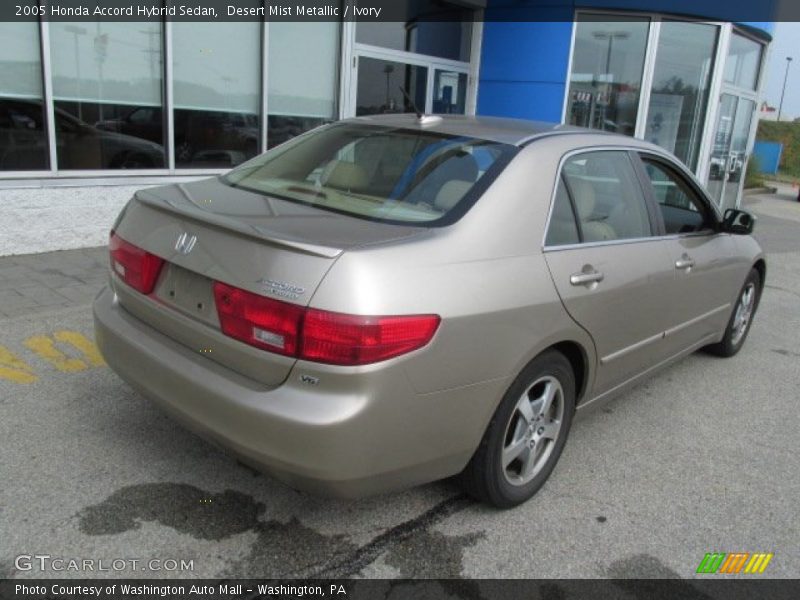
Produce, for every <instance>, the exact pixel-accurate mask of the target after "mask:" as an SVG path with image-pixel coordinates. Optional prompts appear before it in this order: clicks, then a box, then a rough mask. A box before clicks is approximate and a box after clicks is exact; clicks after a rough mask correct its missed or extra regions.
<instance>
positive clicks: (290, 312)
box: [214, 282, 440, 365]
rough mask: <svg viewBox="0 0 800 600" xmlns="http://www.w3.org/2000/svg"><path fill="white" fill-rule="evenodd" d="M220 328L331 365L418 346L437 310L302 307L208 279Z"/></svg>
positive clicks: (433, 326)
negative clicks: (402, 312)
mask: <svg viewBox="0 0 800 600" xmlns="http://www.w3.org/2000/svg"><path fill="white" fill-rule="evenodd" d="M214 297H215V299H216V303H217V312H218V314H219V320H220V324H221V326H222V331H223V332H224V333H225V334H226V335H229V336H231V337H233V338H236V339H238V340H240V341H242V342H245V343H247V344H250V345H251V346H256V347H258V348H262V349H264V350H269V351H271V352H277V353H278V354H284V355H287V356H293V357H296V358H301V359H303V360H310V361H314V362H322V363H328V364H335V365H366V364H369V363H374V362H379V361H382V360H387V359H389V358H394V357H396V356H400V355H402V354H406V353H408V352H411V351H412V350H416V349H418V348H422V347H423V346H425V345H426V344H427V343H428V342H430V341H431V339H432V338H433V334H434V333H436V329H437V328H438V327H439V322H440V319H439V317H438V316H437V315H407V316H389V317H374V316H359V315H347V314H342V313H335V312H328V311H324V310H317V309H314V308H303V307H301V306H297V305H295V304H289V303H287V302H281V301H279V300H273V299H271V298H265V297H264V296H259V295H258V294H253V293H252V292H248V291H245V290H242V289H239V288H235V287H232V286H229V285H227V284H224V283H220V282H215V283H214Z"/></svg>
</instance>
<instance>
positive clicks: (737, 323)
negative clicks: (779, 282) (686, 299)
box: [705, 268, 761, 358]
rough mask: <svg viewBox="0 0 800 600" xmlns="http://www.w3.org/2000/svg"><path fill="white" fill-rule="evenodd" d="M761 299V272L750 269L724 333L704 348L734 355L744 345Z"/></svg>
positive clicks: (723, 355)
mask: <svg viewBox="0 0 800 600" xmlns="http://www.w3.org/2000/svg"><path fill="white" fill-rule="evenodd" d="M760 299H761V274H760V273H759V272H758V269H755V268H754V269H751V270H750V273H749V274H748V275H747V279H746V280H745V282H744V285H743V286H742V289H741V290H740V291H739V295H738V296H737V297H736V304H735V305H734V307H733V312H732V313H731V318H730V319H729V320H728V326H727V327H726V328H725V335H724V336H723V338H722V340H721V341H720V342H718V343H716V344H712V345H710V346H706V348H705V350H706V351H708V352H710V353H711V354H716V355H717V356H722V357H723V358H729V357H731V356H734V355H735V354H736V353H738V352H739V350H741V349H742V346H744V342H745V340H746V339H747V334H748V333H750V326H751V324H752V323H753V317H755V315H756V309H757V308H758V302H759V300H760Z"/></svg>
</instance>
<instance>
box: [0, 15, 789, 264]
mask: <svg viewBox="0 0 800 600" xmlns="http://www.w3.org/2000/svg"><path fill="white" fill-rule="evenodd" d="M768 1H769V0H766V2H767V3H768ZM404 4H405V5H407V6H408V9H407V12H406V14H405V15H404V16H405V22H401V21H393V22H374V21H370V22H359V23H355V22H352V21H345V22H335V21H319V22H257V21H238V22H169V21H152V22H127V23H126V22H57V21H44V20H42V21H38V22H37V21H16V22H2V23H0V223H2V235H0V255H3V254H15V253H25V252H37V251H42V250H55V249H63V248H71V247H80V246H90V245H99V244H102V243H104V242H105V236H106V235H107V231H108V228H109V226H110V224H111V222H112V221H113V217H114V215H115V214H116V213H117V212H118V210H119V208H120V207H121V206H122V205H123V204H124V202H125V201H126V200H127V199H128V198H129V197H130V195H131V194H132V193H133V191H134V190H136V189H139V188H141V187H144V186H147V185H157V184H162V183H167V182H175V181H187V180H190V179H195V178H198V177H202V176H208V175H212V174H218V173H222V172H224V171H226V170H227V169H230V168H231V167H232V166H236V165H238V164H240V163H241V162H243V161H245V160H247V159H248V158H250V157H252V156H254V155H255V154H257V153H259V152H262V151H264V150H266V149H268V148H271V147H273V146H275V145H277V144H280V143H281V142H283V141H286V140H287V139H290V138H291V137H293V136H295V135H298V134H299V133H301V132H303V131H306V130H308V129H310V128H313V127H315V126H317V125H319V124H322V123H325V122H329V121H332V120H335V119H338V118H344V117H351V116H355V115H368V114H378V113H386V112H409V111H411V110H412V107H411V105H410V104H409V102H408V100H407V99H406V98H405V97H404V95H403V92H402V91H401V87H403V88H405V89H407V90H408V93H409V95H410V97H411V99H413V102H414V104H415V105H416V106H418V107H419V108H420V109H422V110H424V111H425V112H429V113H442V114H467V115H472V114H477V115H494V116H505V117H518V118H524V119H536V120H545V121H556V122H563V123H566V124H571V125H578V126H581V127H589V128H594V129H600V130H605V131H613V132H617V133H621V134H623V135H629V136H635V137H639V138H644V139H647V140H650V141H652V142H654V143H656V144H659V145H660V146H662V147H664V148H666V149H667V150H669V151H670V152H672V153H674V154H675V155H676V156H677V157H678V158H680V159H681V160H682V161H683V162H684V163H685V164H686V165H688V167H689V168H690V169H691V170H692V171H694V172H695V173H696V174H697V176H698V178H699V179H700V180H701V181H702V182H703V183H705V185H706V186H707V189H708V190H709V193H710V194H711V196H712V197H713V198H714V200H715V201H716V202H718V203H719V205H720V207H722V208H728V207H733V206H737V205H738V203H739V201H740V196H741V188H742V184H743V180H744V177H743V173H744V170H745V168H746V164H747V159H748V156H749V154H750V151H751V149H752V146H753V139H754V135H755V128H756V124H757V114H758V113H757V107H758V105H759V100H760V91H761V89H762V88H763V85H764V77H763V73H764V65H765V61H766V57H767V52H768V45H769V41H770V39H771V38H770V32H771V31H772V27H773V26H772V24H771V23H768V22H740V21H739V19H738V17H737V15H736V14H726V11H732V10H735V6H736V3H735V2H733V3H721V2H718V1H715V0H694V1H689V0H673V1H671V2H668V1H662V0H638V1H636V0H628V1H625V0H583V1H582V0H487V1H477V0H475V1H473V0H459V1H453V2H445V1H441V0H408V1H407V2H406V3H404ZM732 6H733V7H734V8H731V7H732ZM443 10H446V11H448V12H447V14H448V15H452V20H430V19H426V17H425V15H430V14H437V13H441V11H443ZM533 183H534V182H532V184H533Z"/></svg>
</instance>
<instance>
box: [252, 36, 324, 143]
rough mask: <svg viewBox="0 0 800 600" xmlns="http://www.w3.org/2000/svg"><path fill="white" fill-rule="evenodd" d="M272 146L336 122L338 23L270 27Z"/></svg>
mask: <svg viewBox="0 0 800 600" xmlns="http://www.w3.org/2000/svg"><path fill="white" fill-rule="evenodd" d="M268 57H269V65H268V68H267V75H268V86H267V89H268V93H267V111H268V113H269V118H268V120H267V144H268V146H269V147H270V148H272V147H273V146H277V145H278V144H281V143H283V142H285V141H286V140H289V139H291V138H293V137H295V136H296V135H299V134H301V133H303V132H304V131H307V130H309V129H312V128H314V127H316V126H318V125H322V124H323V123H326V122H328V121H331V120H333V119H334V118H335V116H336V95H337V93H338V65H339V60H340V58H339V57H340V53H339V23H327V22H303V23H292V22H273V23H270V24H269V48H268Z"/></svg>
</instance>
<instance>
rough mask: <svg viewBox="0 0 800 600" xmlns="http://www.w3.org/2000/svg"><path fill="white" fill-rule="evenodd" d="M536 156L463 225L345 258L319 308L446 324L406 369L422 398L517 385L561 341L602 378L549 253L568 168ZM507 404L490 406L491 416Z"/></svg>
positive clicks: (523, 157) (526, 153) (321, 291)
mask: <svg viewBox="0 0 800 600" xmlns="http://www.w3.org/2000/svg"><path fill="white" fill-rule="evenodd" d="M534 148H535V147H534V146H532V147H530V148H525V149H523V150H522V151H521V152H520V153H519V155H518V156H517V157H516V158H515V159H514V160H513V161H512V163H511V164H510V165H509V166H508V167H507V168H506V170H505V171H504V172H503V173H502V174H501V175H500V176H499V177H498V179H497V180H496V181H495V182H494V183H493V184H492V185H491V186H490V188H489V189H488V190H487V191H486V193H485V194H484V195H483V197H482V198H481V199H480V200H479V201H478V202H477V203H476V204H475V206H473V207H472V209H471V210H470V211H469V212H468V213H467V214H466V215H464V216H463V217H462V218H461V219H460V220H459V221H458V222H456V223H455V224H453V225H451V226H448V227H445V228H438V229H430V230H428V232H427V233H426V234H425V235H424V236H421V237H416V238H414V239H413V240H411V241H400V242H397V243H390V244H382V245H380V246H371V247H370V246H367V247H362V248H359V249H354V250H350V251H347V252H345V253H344V254H343V255H342V256H341V257H340V258H339V259H338V260H337V262H336V263H335V265H334V266H333V267H332V268H331V271H330V272H329V273H328V275H327V276H326V277H325V279H324V280H323V281H322V283H321V284H320V286H319V288H318V289H317V291H316V293H315V294H314V297H313V298H312V300H311V305H312V306H315V307H318V308H322V309H326V310H332V311H341V312H350V313H359V314H376V315H380V314H386V315H390V314H426V313H435V314H438V315H440V316H441V317H442V324H441V326H440V328H439V330H438V332H437V334H436V336H435V337H434V339H433V341H432V342H431V344H430V345H429V346H428V347H426V348H423V349H421V350H419V351H418V352H416V353H414V354H413V355H409V356H408V357H405V358H404V359H403V366H404V369H405V371H406V373H407V375H408V377H409V379H410V381H411V384H412V386H413V388H414V390H415V391H416V392H417V393H419V394H426V393H431V392H436V391H440V390H445V389H452V388H458V387H464V386H468V385H472V384H475V383H479V382H483V381H489V380H493V379H509V380H510V379H511V378H513V377H515V376H516V375H517V374H518V373H519V372H520V371H521V370H522V368H523V367H524V366H525V365H526V364H527V363H528V362H529V361H530V360H531V359H532V358H534V357H535V356H536V355H537V354H539V353H540V352H541V351H542V350H544V349H546V348H547V347H549V346H550V345H552V344H554V343H557V342H561V341H574V342H576V343H578V344H579V345H580V346H581V347H582V348H583V349H584V352H585V354H586V355H587V356H588V357H589V360H588V363H589V368H590V374H593V370H594V369H593V366H594V349H593V346H592V343H591V340H590V338H589V337H588V335H586V333H585V332H584V331H583V330H582V329H581V328H580V327H578V326H577V325H576V324H575V323H574V322H573V321H572V320H571V319H570V318H569V316H568V315H567V314H566V312H565V310H564V308H563V306H562V304H561V301H560V299H559V297H558V294H557V293H556V291H555V288H554V286H553V283H552V280H551V277H550V273H549V270H548V268H547V265H546V263H545V261H544V257H543V255H542V253H541V240H542V237H543V233H544V227H545V222H546V220H547V213H548V211H549V204H550V197H551V194H552V189H553V182H554V173H555V165H557V163H558V160H557V159H556V160H555V161H553V160H549V161H543V160H542V155H546V154H547V152H544V151H543V150H539V151H534ZM365 226H369V224H365ZM586 381H591V379H590V378H589V377H588V376H587V378H586ZM509 383H510V381H509ZM499 401H500V397H497V398H491V399H487V406H486V409H487V411H488V412H487V415H488V416H490V415H491V413H492V412H493V411H494V408H495V406H496V404H497V403H498V402H499ZM488 416H486V419H487V420H488Z"/></svg>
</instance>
